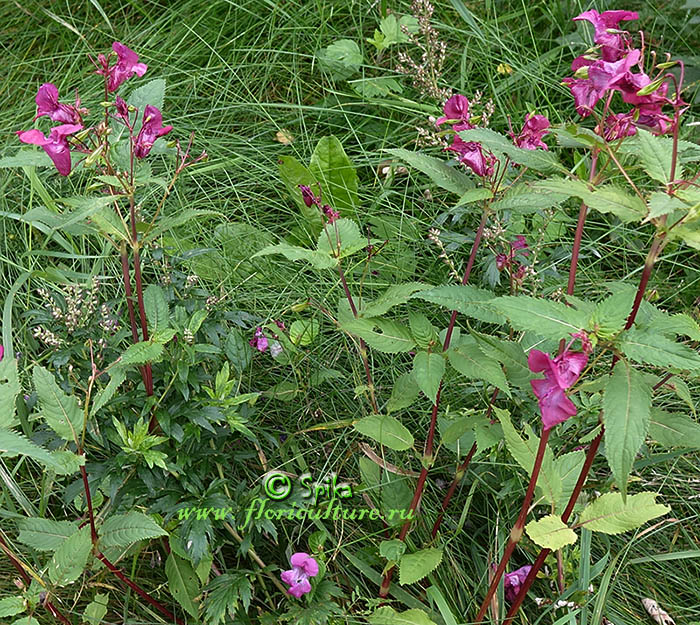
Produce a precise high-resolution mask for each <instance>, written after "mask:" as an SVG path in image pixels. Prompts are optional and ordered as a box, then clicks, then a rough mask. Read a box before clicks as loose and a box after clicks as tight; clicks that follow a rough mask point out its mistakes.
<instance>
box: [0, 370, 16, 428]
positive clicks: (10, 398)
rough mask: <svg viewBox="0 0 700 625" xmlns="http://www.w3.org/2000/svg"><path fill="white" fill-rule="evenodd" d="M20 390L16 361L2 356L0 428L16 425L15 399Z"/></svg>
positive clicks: (0, 372) (0, 371)
mask: <svg viewBox="0 0 700 625" xmlns="http://www.w3.org/2000/svg"><path fill="white" fill-rule="evenodd" d="M20 390H21V389H20V385H19V376H18V374H17V361H16V360H15V359H14V358H3V359H2V360H0V429H3V428H10V427H12V426H13V425H16V423H17V419H16V416H15V401H16V400H17V395H19V392H20Z"/></svg>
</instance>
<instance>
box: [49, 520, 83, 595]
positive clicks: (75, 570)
mask: <svg viewBox="0 0 700 625" xmlns="http://www.w3.org/2000/svg"><path fill="white" fill-rule="evenodd" d="M91 551H92V541H91V540H90V527H89V526H85V527H83V528H82V529H80V530H78V531H77V532H75V533H74V534H72V535H71V536H69V537H68V538H66V540H64V541H63V542H62V543H61V545H60V546H59V547H58V549H56V552H55V553H54V554H53V558H51V562H49V567H48V573H49V579H50V580H51V581H52V582H53V583H54V584H56V586H65V585H66V584H70V583H72V582H74V581H75V580H77V579H78V578H79V577H80V576H81V575H82V573H83V571H84V570H85V567H86V565H87V560H88V557H89V556H90V552H91Z"/></svg>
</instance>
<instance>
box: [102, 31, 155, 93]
mask: <svg viewBox="0 0 700 625" xmlns="http://www.w3.org/2000/svg"><path fill="white" fill-rule="evenodd" d="M112 50H114V52H115V53H116V54H117V63H116V65H112V67H109V62H108V60H107V58H106V57H105V55H104V54H99V55H98V56H97V60H98V61H99V63H100V65H101V66H102V67H101V69H98V70H97V73H98V74H101V75H102V76H107V91H109V92H110V93H112V92H113V91H116V90H117V89H119V87H120V86H121V85H122V84H123V83H124V82H125V81H127V80H128V79H129V78H131V77H132V76H133V75H134V74H136V75H137V76H143V75H144V74H145V73H146V70H147V69H148V66H147V65H146V64H144V63H139V56H138V54H136V52H134V51H133V50H131V49H130V48H127V47H126V46H125V45H124V44H123V43H120V42H118V41H115V42H114V43H113V44H112Z"/></svg>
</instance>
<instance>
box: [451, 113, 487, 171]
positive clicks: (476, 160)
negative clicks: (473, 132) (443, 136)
mask: <svg viewBox="0 0 700 625" xmlns="http://www.w3.org/2000/svg"><path fill="white" fill-rule="evenodd" d="M458 125H459V124H458ZM455 130H467V129H466V128H457V126H455ZM447 149H448V150H451V151H452V152H456V153H457V160H458V161H459V162H460V163H462V164H463V165H466V166H467V167H469V169H471V170H472V171H473V172H474V173H475V174H476V175H477V176H490V175H491V174H493V156H492V155H491V153H490V152H487V153H486V154H484V150H483V148H482V147H481V143H477V142H476V141H465V140H464V139H462V138H461V137H460V136H459V135H455V137H454V139H453V141H452V145H450V146H449V147H448V148H447Z"/></svg>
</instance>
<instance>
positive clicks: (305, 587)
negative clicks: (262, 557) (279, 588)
mask: <svg viewBox="0 0 700 625" xmlns="http://www.w3.org/2000/svg"><path fill="white" fill-rule="evenodd" d="M290 563H291V565H292V568H291V569H290V570H289V571H283V572H282V581H283V582H284V583H285V584H287V585H288V586H289V591H288V592H289V594H290V595H294V596H295V597H296V598H297V599H298V598H300V597H301V596H302V595H305V594H306V593H307V592H311V582H309V578H310V577H316V575H318V562H316V560H315V559H314V558H312V557H311V556H310V555H309V554H308V553H303V552H297V553H295V554H294V555H292V557H291V558H290Z"/></svg>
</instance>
